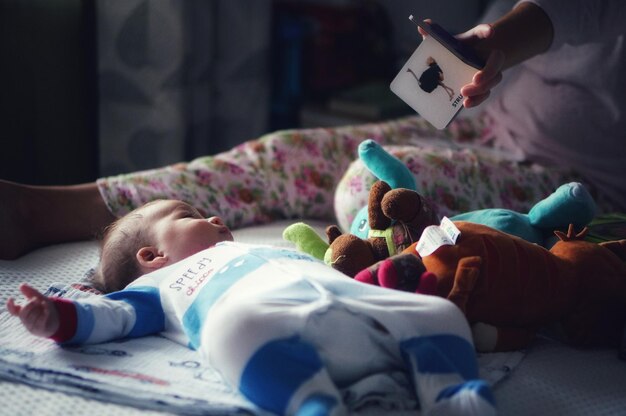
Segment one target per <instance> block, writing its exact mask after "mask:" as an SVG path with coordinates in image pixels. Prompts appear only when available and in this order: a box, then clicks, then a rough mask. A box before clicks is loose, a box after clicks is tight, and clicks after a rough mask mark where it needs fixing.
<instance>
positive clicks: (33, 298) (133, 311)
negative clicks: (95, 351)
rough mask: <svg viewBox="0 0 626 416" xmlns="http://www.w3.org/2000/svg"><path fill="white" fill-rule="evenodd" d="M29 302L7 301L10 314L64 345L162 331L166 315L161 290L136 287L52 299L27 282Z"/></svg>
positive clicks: (33, 332)
mask: <svg viewBox="0 0 626 416" xmlns="http://www.w3.org/2000/svg"><path fill="white" fill-rule="evenodd" d="M20 289H21V291H22V293H23V294H24V297H25V298H26V303H25V304H23V305H18V304H16V303H15V300H14V299H9V300H8V301H7V309H8V311H9V313H11V314H12V315H14V316H16V317H18V318H20V320H21V321H22V323H23V324H24V326H25V327H26V328H27V329H28V330H29V331H30V332H31V333H32V334H34V335H37V336H41V337H46V338H50V339H52V340H54V341H56V342H58V343H62V344H95V343H100V342H106V341H110V340H114V339H119V338H124V337H140V336H144V335H148V334H153V333H157V332H159V331H162V330H163V328H164V325H165V317H164V314H163V309H162V308H161V304H160V297H159V294H158V291H157V290H154V289H153V288H134V289H130V290H123V291H120V292H115V293H112V294H109V295H107V296H95V297H93V298H89V299H85V300H81V301H75V300H67V299H59V298H49V297H46V296H44V295H42V294H41V293H39V292H38V291H37V290H36V289H34V288H32V287H31V286H29V285H27V284H23V285H22V286H21V287H20Z"/></svg>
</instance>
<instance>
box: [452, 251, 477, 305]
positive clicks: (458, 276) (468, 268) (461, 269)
mask: <svg viewBox="0 0 626 416" xmlns="http://www.w3.org/2000/svg"><path fill="white" fill-rule="evenodd" d="M481 263H482V259H481V258H480V257H478V256H473V257H464V258H462V259H461V260H459V263H458V265H457V267H456V273H455V275H454V284H453V285H452V290H450V293H449V294H448V300H450V301H452V303H454V304H455V305H456V306H458V307H459V308H460V309H461V311H463V313H465V305H466V304H467V299H468V298H469V296H470V295H471V293H472V290H474V285H475V284H476V280H477V279H478V274H479V272H480V265H481Z"/></svg>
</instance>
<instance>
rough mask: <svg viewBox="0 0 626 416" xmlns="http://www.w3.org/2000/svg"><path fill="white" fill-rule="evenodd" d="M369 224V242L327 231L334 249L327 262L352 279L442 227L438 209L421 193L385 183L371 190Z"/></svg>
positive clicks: (332, 226)
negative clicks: (426, 230) (425, 232)
mask: <svg viewBox="0 0 626 416" xmlns="http://www.w3.org/2000/svg"><path fill="white" fill-rule="evenodd" d="M368 221H369V224H370V228H371V230H370V234H369V236H368V238H367V239H361V238H359V237H357V236H355V235H353V234H342V233H341V231H340V230H339V227H337V226H336V225H331V226H329V227H327V228H326V236H327V237H328V242H329V244H330V247H329V249H328V251H327V255H326V258H325V259H324V260H325V261H326V262H327V263H328V264H330V265H331V266H332V267H333V268H335V269H337V270H339V271H340V272H342V273H344V274H346V275H348V276H350V277H353V276H354V275H355V274H357V273H358V272H359V271H361V270H363V269H364V268H366V267H368V266H371V265H372V264H374V263H376V262H377V261H379V260H382V259H386V258H387V257H389V256H392V255H394V254H397V253H399V252H401V251H402V250H404V249H405V248H406V247H408V246H409V245H411V244H412V243H413V242H415V241H417V240H418V239H419V237H420V235H421V234H422V231H423V230H424V228H426V227H427V226H429V225H433V224H438V223H439V219H438V218H437V214H436V212H435V209H434V208H433V207H432V206H431V205H430V204H429V203H428V201H427V200H426V199H425V198H424V197H422V196H421V195H420V194H419V193H417V192H415V191H412V190H409V189H405V188H396V189H391V187H390V186H389V185H388V184H387V183H386V182H384V181H377V182H375V183H374V185H372V188H371V189H370V193H369V200H368Z"/></svg>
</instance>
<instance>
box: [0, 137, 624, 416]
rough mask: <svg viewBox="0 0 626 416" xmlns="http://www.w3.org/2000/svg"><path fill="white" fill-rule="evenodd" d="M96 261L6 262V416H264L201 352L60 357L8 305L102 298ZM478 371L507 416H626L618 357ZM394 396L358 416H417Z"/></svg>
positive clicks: (32, 258)
mask: <svg viewBox="0 0 626 416" xmlns="http://www.w3.org/2000/svg"><path fill="white" fill-rule="evenodd" d="M335 133H336V131H335ZM400 153H402V152H400ZM355 163H356V162H355ZM357 165H358V163H357V164H355V165H352V166H351V168H350V169H351V171H352V172H353V174H354V172H361V170H362V166H357ZM359 174H360V173H359ZM340 185H341V184H340ZM344 185H345V184H344ZM363 186H365V187H366V186H367V183H364V185H363ZM344 188H345V186H344ZM338 189H341V186H339V187H338ZM344 190H345V189H344ZM349 218H350V217H349V215H348V216H347V217H346V218H344V219H343V221H344V223H345V221H348V219H349ZM297 220H298V221H299V220H304V221H305V222H307V223H308V224H310V225H312V226H313V228H314V229H315V230H316V231H318V232H319V233H322V232H323V229H324V228H325V226H326V225H328V220H320V219H316V218H298V219H297ZM294 221H296V219H293V218H292V219H281V220H274V221H272V222H269V223H264V224H257V225H255V224H248V225H246V226H243V227H240V228H238V229H236V230H235V231H234V235H235V239H236V240H238V241H242V242H254V243H267V244H272V245H278V246H283V247H293V245H292V243H290V242H288V241H285V240H284V239H283V237H282V232H283V230H284V229H285V227H287V226H288V225H290V224H292V223H293V222H294ZM339 222H341V221H339ZM343 225H344V227H345V224H343ZM97 261H98V246H97V243H95V242H90V241H87V242H75V243H67V244H59V245H53V246H49V247H45V248H41V249H39V250H36V251H34V252H32V253H29V254H28V255H26V256H23V257H21V258H19V259H18V260H15V261H0V302H1V303H2V305H3V306H2V308H1V309H0V402H1V403H2V405H3V408H2V411H0V413H4V412H5V411H6V412H7V413H10V414H49V415H52V414H63V415H69V416H71V415H84V414H91V415H93V416H98V415H108V414H125V415H133V414H142V415H145V414H152V413H154V414H163V412H165V413H171V414H215V415H222V414H260V415H262V414H264V413H263V412H262V411H261V410H259V409H258V408H256V407H255V406H254V405H252V404H251V403H249V402H248V401H247V400H245V399H244V398H242V397H241V396H240V395H239V394H238V393H236V392H234V391H232V390H231V389H229V388H228V386H226V385H225V384H224V383H223V381H222V380H221V378H220V376H219V374H217V373H215V372H214V371H212V369H210V368H205V367H203V366H202V364H200V363H199V362H197V361H196V360H195V357H194V355H193V352H190V351H189V350H187V349H186V348H184V347H181V346H178V345H176V344H173V343H171V341H168V340H166V339H164V338H161V337H158V336H154V337H147V339H146V340H131V341H121V342H115V343H108V344H103V345H100V346H97V347H90V348H63V349H60V348H57V347H55V346H54V345H52V344H51V343H50V342H48V341H46V340H38V339H35V338H33V337H31V336H30V335H29V334H27V333H26V332H25V331H24V330H22V329H21V327H20V326H19V325H17V322H16V320H15V319H13V318H12V317H10V316H9V314H8V312H7V311H6V307H5V306H4V305H5V304H6V300H7V299H8V297H10V296H16V295H17V294H18V286H19V284H20V283H21V282H24V281H28V282H29V283H31V284H32V285H33V286H35V287H37V288H38V289H40V290H42V291H48V293H49V294H51V295H56V296H66V297H80V296H93V294H91V293H90V292H89V289H88V288H85V287H83V286H80V284H81V283H84V282H86V281H87V280H86V279H88V276H89V274H90V271H91V270H92V269H93V268H94V267H95V266H96V264H97ZM479 366H480V371H481V376H482V377H483V378H485V379H486V380H488V381H489V382H490V383H491V384H492V386H493V391H494V394H495V399H496V403H497V407H498V411H499V413H500V414H502V415H528V414H534V415H554V414H567V415H588V414H594V415H613V414H626V390H625V389H626V387H625V386H626V363H625V362H624V361H621V360H619V359H618V351H616V350H614V349H596V350H578V349H575V348H571V347H569V346H566V345H564V344H562V343H560V342H559V341H557V340H555V339H552V338H550V337H548V336H538V337H537V338H536V340H535V341H534V342H533V344H532V345H531V346H530V347H529V348H528V349H526V350H523V351H514V352H510V353H496V354H480V355H479ZM393 386H394V385H393V384H389V386H386V387H385V388H386V389H387V390H384V389H383V393H381V395H380V397H374V398H372V397H364V398H363V402H362V403H363V405H362V406H360V407H358V411H355V413H356V414H363V415H369V414H372V415H375V414H380V413H381V412H383V411H384V412H385V413H389V414H390V415H398V416H399V415H403V414H415V413H416V410H415V402H414V400H413V401H411V400H412V398H411V397H409V396H403V395H401V394H398V391H396V390H395V389H394V387H393ZM355 394H357V395H358V392H357V393H355Z"/></svg>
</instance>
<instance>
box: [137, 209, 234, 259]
mask: <svg viewBox="0 0 626 416" xmlns="http://www.w3.org/2000/svg"><path fill="white" fill-rule="evenodd" d="M143 215H144V218H145V220H146V224H148V225H149V226H150V227H152V230H153V233H154V236H155V239H156V244H157V246H158V247H159V249H161V250H163V251H164V252H165V253H166V254H167V255H168V257H169V259H170V262H172V263H173V262H176V261H179V260H182V259H184V258H186V257H189V256H190V255H192V254H195V253H197V252H199V251H202V250H204V249H206V248H209V247H211V246H214V245H215V244H217V243H219V242H221V241H233V235H232V234H231V232H230V230H229V229H228V227H227V226H226V225H224V222H223V221H222V219H221V218H219V217H210V218H208V219H206V218H204V217H203V216H202V215H201V214H200V213H199V212H198V210H197V209H195V208H193V207H192V206H190V205H188V204H186V203H184V202H181V201H174V200H164V201H157V202H155V203H153V204H150V205H148V206H146V207H145V208H144V211H143Z"/></svg>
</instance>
